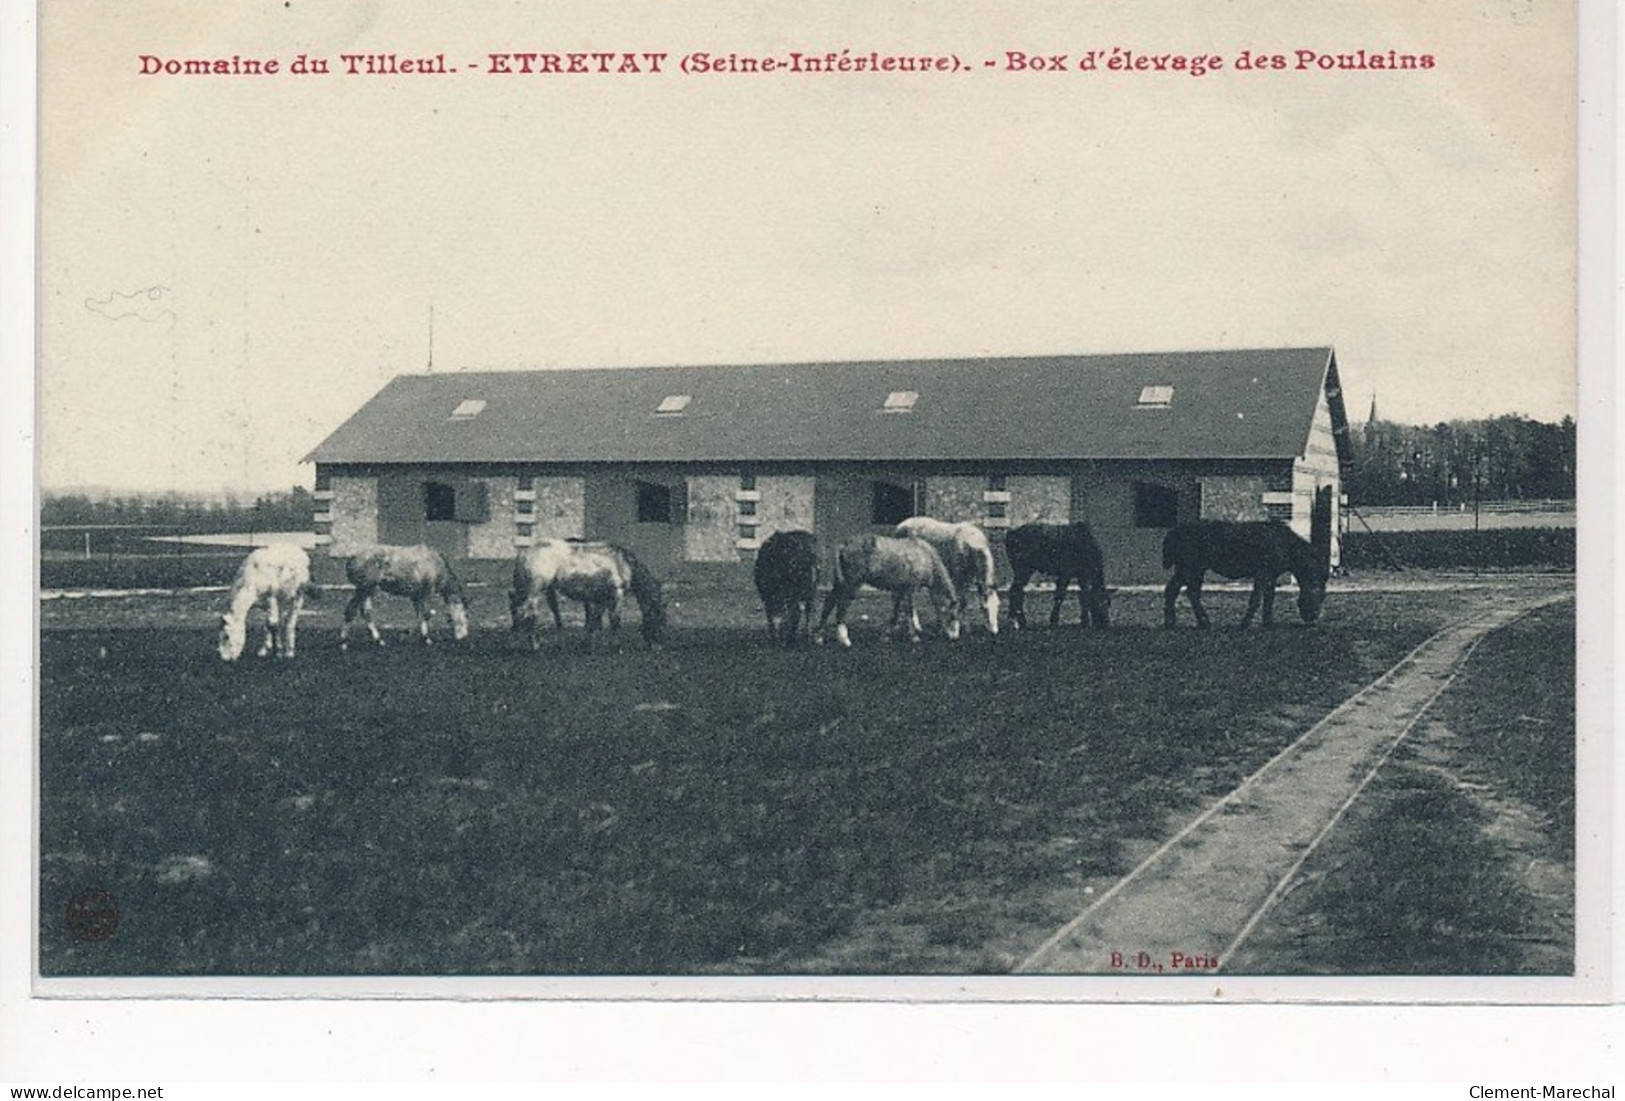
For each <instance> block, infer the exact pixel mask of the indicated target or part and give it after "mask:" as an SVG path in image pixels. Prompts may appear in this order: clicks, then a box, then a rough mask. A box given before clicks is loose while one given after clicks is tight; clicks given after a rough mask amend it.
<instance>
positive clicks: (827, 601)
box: [817, 585, 846, 639]
mask: <svg viewBox="0 0 1625 1101" xmlns="http://www.w3.org/2000/svg"><path fill="white" fill-rule="evenodd" d="M840 594H841V587H840V586H839V585H831V586H830V589H829V592H827V593H825V594H824V607H823V610H822V611H821V612H820V613H819V615H818V631H817V637H818V638H819V639H822V638H823V637H824V626H825V625H826V624H827V623H829V613H830V612H833V611H834V610H835V606H836V605H837V604H838V603H840V599H841V596H840ZM841 615H842V616H843V617H844V616H845V615H846V612H845V611H844V610H843V611H842V612H841Z"/></svg>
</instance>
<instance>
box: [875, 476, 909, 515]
mask: <svg viewBox="0 0 1625 1101" xmlns="http://www.w3.org/2000/svg"><path fill="white" fill-rule="evenodd" d="M913 515H914V490H913V488H912V487H910V486H900V485H894V484H892V483H891V482H875V483H874V504H873V508H872V520H873V522H874V523H876V524H901V523H902V522H903V521H904V520H907V519H908V518H909V517H910V516H913Z"/></svg>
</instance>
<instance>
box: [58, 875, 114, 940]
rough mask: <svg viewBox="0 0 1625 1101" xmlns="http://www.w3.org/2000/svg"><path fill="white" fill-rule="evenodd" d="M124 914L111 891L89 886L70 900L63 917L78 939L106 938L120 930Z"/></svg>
mask: <svg viewBox="0 0 1625 1101" xmlns="http://www.w3.org/2000/svg"><path fill="white" fill-rule="evenodd" d="M123 917H124V915H123V914H122V913H120V911H119V908H118V903H117V902H116V901H114V899H113V896H112V894H111V893H109V892H107V891H104V890H102V889H101V888H100V887H87V888H85V889H84V890H82V891H80V892H79V893H78V894H76V895H74V896H73V897H72V898H70V899H69V900H68V909H67V913H66V914H64V915H63V919H64V921H65V922H66V924H67V926H68V932H70V933H72V934H73V936H74V938H75V939H76V940H106V939H107V938H108V937H110V936H112V935H113V934H114V933H116V932H118V927H119V922H120V921H121V920H123Z"/></svg>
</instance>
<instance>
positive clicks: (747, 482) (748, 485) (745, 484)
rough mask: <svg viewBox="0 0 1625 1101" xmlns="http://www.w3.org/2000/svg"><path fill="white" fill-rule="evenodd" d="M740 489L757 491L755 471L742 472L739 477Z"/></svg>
mask: <svg viewBox="0 0 1625 1101" xmlns="http://www.w3.org/2000/svg"><path fill="white" fill-rule="evenodd" d="M739 488H740V489H755V488H756V471H754V470H746V471H742V472H741V473H740V475H739Z"/></svg>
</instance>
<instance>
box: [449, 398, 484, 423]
mask: <svg viewBox="0 0 1625 1101" xmlns="http://www.w3.org/2000/svg"><path fill="white" fill-rule="evenodd" d="M484 411H485V402H484V401H482V400H480V399H479V398H469V399H468V400H467V401H464V402H462V403H461V404H459V405H458V406H457V408H455V409H453V410H452V411H451V419H452V420H454V421H471V420H473V419H474V418H475V417H477V416H479V415H480V414H481V413H482V412H484Z"/></svg>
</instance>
